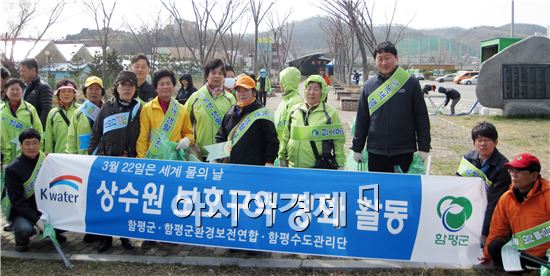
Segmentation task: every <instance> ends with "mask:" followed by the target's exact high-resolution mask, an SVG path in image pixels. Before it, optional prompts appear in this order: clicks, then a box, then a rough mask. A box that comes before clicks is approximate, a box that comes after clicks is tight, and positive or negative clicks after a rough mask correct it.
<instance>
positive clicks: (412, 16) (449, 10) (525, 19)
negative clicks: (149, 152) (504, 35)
mask: <svg viewBox="0 0 550 276" xmlns="http://www.w3.org/2000/svg"><path fill="white" fill-rule="evenodd" d="M17 1H18V0H2V1H1V2H2V3H1V4H0V7H1V8H2V11H3V14H2V18H3V21H4V20H9V19H10V18H12V17H14V16H15V14H13V13H10V12H9V11H10V10H12V9H10V8H9V5H13V3H16V2H17ZM28 1H38V0H28ZM66 1H68V3H69V4H68V5H67V7H66V8H65V10H64V11H63V15H62V17H63V19H62V21H61V22H60V23H58V24H57V25H55V26H53V27H52V28H51V29H50V31H49V32H48V33H47V34H46V37H47V38H55V39H58V38H63V37H65V36H66V35H67V34H75V33H78V32H80V30H81V29H82V28H92V29H95V23H94V21H93V19H92V18H91V17H90V16H89V15H88V14H87V13H86V12H85V11H84V8H83V6H82V4H81V1H79V0H66ZM105 1H106V3H110V4H109V5H112V3H113V1H114V0H105ZM211 1H212V0H211ZM214 1H215V0H214ZM221 1H223V0H221ZM322 1H330V0H318V1H311V0H275V6H274V8H275V9H276V11H277V12H278V13H279V14H280V15H281V16H282V15H284V14H287V13H288V11H289V10H290V9H292V13H291V19H292V20H294V21H298V20H302V19H306V18H309V17H313V16H316V15H324V14H325V12H324V11H322V10H321V9H320V8H319V7H318V6H319V5H320V3H322ZM367 1H368V2H370V3H372V2H373V1H372V0H367ZM55 2H56V1H55V0H40V1H39V5H41V6H44V7H48V6H51V5H52V3H55ZM177 3H178V7H180V10H181V11H182V14H183V16H184V17H185V18H186V19H188V20H193V15H192V10H191V4H190V0H178V1H177ZM393 3H394V2H393V1H388V0H378V1H377V2H376V6H375V15H376V16H375V22H374V23H375V24H384V23H385V21H386V20H385V14H387V15H388V16H389V15H390V13H391V11H392V9H393ZM511 3H512V1H511V0H416V1H410V0H400V1H398V5H397V11H396V18H395V20H394V21H395V22H396V23H399V24H407V23H408V22H409V21H411V20H412V21H411V23H410V25H409V26H410V27H412V28H423V29H427V28H441V27H452V26H459V27H463V28H470V27H474V26H480V25H487V26H502V25H504V24H508V23H510V22H511ZM116 5H117V6H116V9H115V18H114V19H113V23H112V27H113V28H115V29H123V28H125V27H124V24H125V22H129V23H130V24H133V25H135V26H137V25H139V24H140V22H141V21H140V18H141V19H142V20H145V21H152V18H153V16H156V14H158V13H160V14H162V15H164V16H165V17H166V18H167V19H168V18H169V15H168V13H167V12H166V11H165V10H164V7H163V6H162V4H161V2H160V0H118V1H117V4H116ZM186 7H189V8H186ZM6 11H8V12H7V13H6ZM45 19H46V17H45V15H43V16H42V17H39V18H37V19H35V20H33V21H32V23H33V24H32V25H31V26H29V28H27V29H26V30H25V33H24V35H31V36H32V35H35V34H36V33H37V32H38V30H39V26H41V25H42V24H43V22H44V21H45ZM515 22H516V23H530V24H537V25H541V26H544V27H548V26H549V25H550V1H549V0H515ZM0 25H1V26H0V30H1V32H2V33H4V32H5V28H6V26H5V24H0ZM252 31H253V30H252V28H251V27H250V28H249V29H248V30H247V32H252Z"/></svg>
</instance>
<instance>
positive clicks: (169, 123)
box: [145, 98, 180, 158]
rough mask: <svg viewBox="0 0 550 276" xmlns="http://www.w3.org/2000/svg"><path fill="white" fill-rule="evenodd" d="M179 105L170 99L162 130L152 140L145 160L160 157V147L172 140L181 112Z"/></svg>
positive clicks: (161, 126)
mask: <svg viewBox="0 0 550 276" xmlns="http://www.w3.org/2000/svg"><path fill="white" fill-rule="evenodd" d="M179 106H180V105H179V103H177V102H176V100H174V99H172V98H171V99H170V105H169V106H168V110H167V111H166V114H164V118H163V119H162V122H161V123H160V129H159V130H157V131H156V133H155V135H153V139H151V145H150V146H149V149H148V150H147V153H146V154H145V158H153V156H155V155H158V154H159V151H160V145H161V143H163V142H166V141H168V140H169V139H170V136H171V135H172V131H174V126H175V125H176V120H177V115H178V111H179Z"/></svg>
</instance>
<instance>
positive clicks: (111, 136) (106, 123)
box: [88, 71, 141, 252]
mask: <svg viewBox="0 0 550 276" xmlns="http://www.w3.org/2000/svg"><path fill="white" fill-rule="evenodd" d="M137 82H138V80H137V76H136V74H135V73H134V72H131V71H121V72H120V73H118V76H117V77H116V80H115V87H114V91H113V95H114V97H113V98H111V99H110V100H108V101H107V102H106V103H105V104H103V107H101V110H100V111H99V115H98V116H97V119H96V121H95V122H94V126H93V128H92V137H91V139H90V146H89V148H88V154H93V155H106V156H123V157H136V156H137V151H136V142H137V139H138V136H139V122H140V119H139V116H140V112H141V104H140V102H139V101H138V100H137V99H136V97H137V94H136V89H137ZM120 242H121V244H122V247H123V248H124V249H132V248H133V246H132V244H131V243H130V240H129V239H127V238H120ZM112 243H113V238H112V237H103V240H102V241H101V243H100V244H99V246H98V248H97V250H98V251H99V252H103V251H106V250H108V249H109V248H111V246H112Z"/></svg>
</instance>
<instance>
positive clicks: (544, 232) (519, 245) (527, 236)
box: [512, 221, 550, 250]
mask: <svg viewBox="0 0 550 276" xmlns="http://www.w3.org/2000/svg"><path fill="white" fill-rule="evenodd" d="M546 242H550V221H547V222H544V223H542V224H540V225H537V226H535V227H533V228H529V229H527V230H523V231H521V232H519V233H516V234H514V235H512V246H513V247H514V248H515V249H517V250H527V249H530V248H533V247H535V246H539V245H541V244H543V243H546Z"/></svg>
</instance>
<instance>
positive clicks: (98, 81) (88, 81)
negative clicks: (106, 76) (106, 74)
mask: <svg viewBox="0 0 550 276" xmlns="http://www.w3.org/2000/svg"><path fill="white" fill-rule="evenodd" d="M94 83H96V84H98V85H99V87H101V88H103V81H102V80H101V79H100V78H99V77H96V76H91V77H89V78H87V79H86V82H85V83H84V87H86V88H87V87H89V86H90V85H92V84H94Z"/></svg>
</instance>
